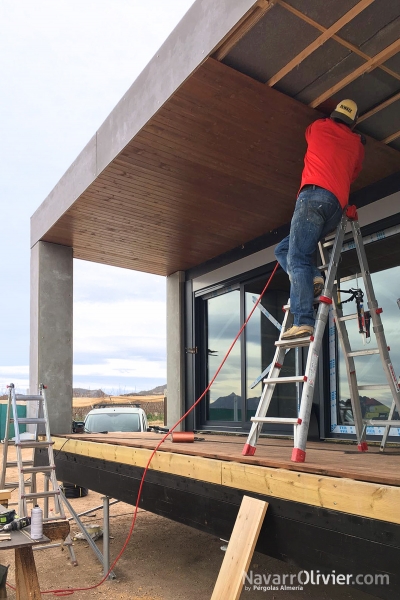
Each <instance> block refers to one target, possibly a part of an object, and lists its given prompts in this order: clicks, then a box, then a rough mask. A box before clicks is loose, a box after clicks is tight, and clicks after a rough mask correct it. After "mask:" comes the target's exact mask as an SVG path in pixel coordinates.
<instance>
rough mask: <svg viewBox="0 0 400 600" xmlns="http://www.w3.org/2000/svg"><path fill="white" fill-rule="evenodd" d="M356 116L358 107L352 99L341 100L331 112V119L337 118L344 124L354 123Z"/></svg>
mask: <svg viewBox="0 0 400 600" xmlns="http://www.w3.org/2000/svg"><path fill="white" fill-rule="evenodd" d="M357 117H358V107H357V104H356V103H355V102H354V100H349V99H347V100H342V101H341V102H339V104H338V105H337V107H336V108H335V110H334V111H333V112H332V113H331V119H339V120H340V121H343V123H346V125H350V126H352V125H355V123H356V121H357Z"/></svg>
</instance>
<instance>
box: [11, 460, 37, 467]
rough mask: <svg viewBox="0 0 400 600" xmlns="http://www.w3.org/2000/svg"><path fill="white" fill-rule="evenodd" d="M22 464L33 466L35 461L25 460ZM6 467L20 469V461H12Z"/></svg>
mask: <svg viewBox="0 0 400 600" xmlns="http://www.w3.org/2000/svg"><path fill="white" fill-rule="evenodd" d="M21 464H22V465H33V460H24V461H23V462H22V463H21ZM6 467H18V461H17V460H12V461H10V462H8V463H6Z"/></svg>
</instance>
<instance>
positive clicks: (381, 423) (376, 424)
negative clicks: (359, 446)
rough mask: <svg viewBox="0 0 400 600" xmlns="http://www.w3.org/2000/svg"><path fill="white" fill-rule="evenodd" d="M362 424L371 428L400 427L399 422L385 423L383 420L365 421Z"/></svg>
mask: <svg viewBox="0 0 400 600" xmlns="http://www.w3.org/2000/svg"><path fill="white" fill-rule="evenodd" d="M363 423H365V425H369V426H372V427H388V426H389V427H400V421H386V420H385V419H365V420H364V421H363Z"/></svg>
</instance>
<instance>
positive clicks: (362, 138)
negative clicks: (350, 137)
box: [358, 133, 367, 146]
mask: <svg viewBox="0 0 400 600" xmlns="http://www.w3.org/2000/svg"><path fill="white" fill-rule="evenodd" d="M358 135H359V136H360V140H361V143H362V145H363V146H365V144H366V143H367V138H366V137H365V135H363V134H362V133H359V134H358Z"/></svg>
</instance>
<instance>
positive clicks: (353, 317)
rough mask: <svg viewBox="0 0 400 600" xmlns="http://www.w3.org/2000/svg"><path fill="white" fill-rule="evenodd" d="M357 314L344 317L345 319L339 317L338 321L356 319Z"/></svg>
mask: <svg viewBox="0 0 400 600" xmlns="http://www.w3.org/2000/svg"><path fill="white" fill-rule="evenodd" d="M357 318H358V314H357V313H352V314H351V315H346V316H345V317H339V318H338V321H350V320H351V319H357Z"/></svg>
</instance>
